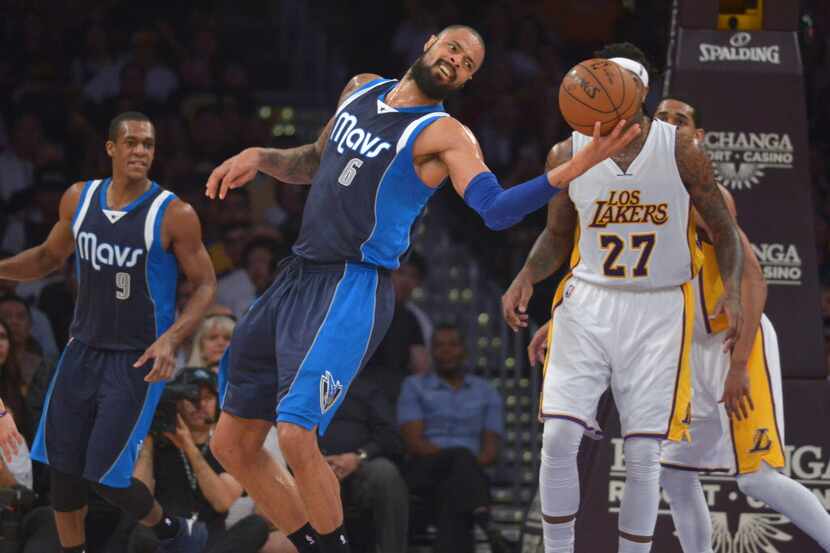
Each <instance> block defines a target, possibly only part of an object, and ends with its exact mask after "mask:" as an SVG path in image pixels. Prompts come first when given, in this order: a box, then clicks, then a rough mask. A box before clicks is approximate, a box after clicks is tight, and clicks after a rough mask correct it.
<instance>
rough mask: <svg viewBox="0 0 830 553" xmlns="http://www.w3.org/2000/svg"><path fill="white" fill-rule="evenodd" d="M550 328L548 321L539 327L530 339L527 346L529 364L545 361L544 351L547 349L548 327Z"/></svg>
mask: <svg viewBox="0 0 830 553" xmlns="http://www.w3.org/2000/svg"><path fill="white" fill-rule="evenodd" d="M549 328H550V321H548V322H546V323H545V324H543V325H542V326H540V327H539V330H537V331H536V334H534V335H533V338H532V339H531V340H530V345H529V346H527V357H528V359H530V364H531V365H535V364H536V363H543V362H544V361H545V353H546V352H547V351H548V329H549Z"/></svg>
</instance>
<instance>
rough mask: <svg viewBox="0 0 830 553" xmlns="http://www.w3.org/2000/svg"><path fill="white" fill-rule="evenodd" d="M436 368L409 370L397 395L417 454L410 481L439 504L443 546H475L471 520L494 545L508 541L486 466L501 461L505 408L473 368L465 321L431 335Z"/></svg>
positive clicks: (407, 438) (445, 549)
mask: <svg viewBox="0 0 830 553" xmlns="http://www.w3.org/2000/svg"><path fill="white" fill-rule="evenodd" d="M432 355H433V364H434V368H435V371H434V372H430V373H427V374H423V375H413V376H410V377H408V378H407V379H406V380H405V381H404V383H403V387H402V389H401V395H400V399H399V400H398V424H399V425H400V427H401V433H402V434H403V439H404V443H405V444H406V451H407V453H408V454H409V456H410V461H409V466H408V470H407V482H408V483H409V487H410V490H412V491H413V492H414V493H416V494H418V495H421V496H424V497H426V498H430V499H432V500H433V501H434V504H435V513H436V524H437V527H438V536H437V539H436V542H435V551H436V553H450V552H461V553H469V552H471V551H472V550H473V539H472V525H473V523H475V524H477V525H478V526H479V527H480V528H481V529H482V530H484V531H485V533H486V534H487V536H488V538H489V539H490V542H491V547H492V548H493V550H494V551H496V550H499V551H500V550H503V548H504V546H505V545H504V542H503V538H501V536H500V534H499V533H498V531H496V530H495V529H494V528H492V527H491V526H490V483H489V479H488V477H487V474H486V473H485V472H484V468H485V467H488V466H490V465H492V464H493V463H495V462H496V458H497V456H498V451H499V443H500V440H501V436H502V435H503V434H504V414H503V410H502V399H501V396H500V395H499V393H498V392H497V391H496V390H495V389H494V388H493V387H492V386H491V385H490V384H489V383H488V382H487V381H486V380H484V379H483V378H480V377H477V376H473V375H471V374H468V373H467V371H466V369H465V367H464V360H465V357H466V352H465V349H464V339H463V336H462V335H461V332H460V331H459V329H458V327H457V326H455V325H451V324H443V325H438V326H437V327H436V329H435V334H434V335H433V338H432Z"/></svg>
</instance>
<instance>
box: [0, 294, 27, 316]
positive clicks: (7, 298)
mask: <svg viewBox="0 0 830 553" xmlns="http://www.w3.org/2000/svg"><path fill="white" fill-rule="evenodd" d="M8 302H13V303H19V304H21V305H22V306H23V307H25V308H26V313H28V314H29V318H31V317H32V309H31V308H30V307H29V304H28V303H26V300H24V299H23V298H21V297H20V296H18V295H17V294H3V295H2V296H0V303H8Z"/></svg>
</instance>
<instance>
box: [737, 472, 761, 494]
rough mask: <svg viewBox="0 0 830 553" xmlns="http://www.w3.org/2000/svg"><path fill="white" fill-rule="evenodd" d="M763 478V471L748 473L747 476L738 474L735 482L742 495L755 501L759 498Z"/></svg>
mask: <svg viewBox="0 0 830 553" xmlns="http://www.w3.org/2000/svg"><path fill="white" fill-rule="evenodd" d="M765 476H766V475H765V474H764V471H763V470H759V471H757V472H750V473H749V474H739V475H738V477H737V478H735V480H736V481H737V483H738V489H739V490H741V493H742V494H744V495H746V496H749V497H752V498H754V499H757V498H758V497H760V493H759V492H760V491H761V490H763V487H764V483H763V480H764V479H765Z"/></svg>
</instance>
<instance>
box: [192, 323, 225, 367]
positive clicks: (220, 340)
mask: <svg viewBox="0 0 830 553" xmlns="http://www.w3.org/2000/svg"><path fill="white" fill-rule="evenodd" d="M235 326H236V320H235V319H234V318H233V317H229V316H227V315H208V316H207V317H205V319H204V320H203V321H202V324H201V325H199V330H197V331H196V335H195V336H194V337H193V349H192V351H191V353H190V359H189V360H188V362H187V364H188V366H190V367H204V368H206V369H210V370H211V371H213V372H214V373H216V372H218V368H219V360H220V359H222V354H224V353H225V350H226V349H228V346H229V345H230V343H231V335H232V334H233V328H234V327H235Z"/></svg>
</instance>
